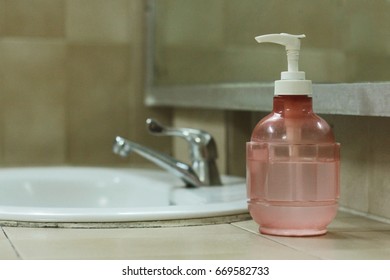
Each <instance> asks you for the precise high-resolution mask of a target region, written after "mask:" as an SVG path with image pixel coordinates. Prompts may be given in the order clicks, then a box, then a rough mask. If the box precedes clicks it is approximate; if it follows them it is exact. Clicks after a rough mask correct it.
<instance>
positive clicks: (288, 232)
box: [259, 227, 327, 236]
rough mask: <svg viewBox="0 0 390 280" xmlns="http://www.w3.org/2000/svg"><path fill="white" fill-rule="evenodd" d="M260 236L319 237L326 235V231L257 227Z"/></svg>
mask: <svg viewBox="0 0 390 280" xmlns="http://www.w3.org/2000/svg"><path fill="white" fill-rule="evenodd" d="M259 232H260V233H261V234H267V235H278V236H319V235H324V234H326V233H327V229H326V228H324V229H276V228H266V227H259Z"/></svg>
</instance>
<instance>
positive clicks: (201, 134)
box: [146, 118, 218, 158]
mask: <svg viewBox="0 0 390 280" xmlns="http://www.w3.org/2000/svg"><path fill="white" fill-rule="evenodd" d="M146 124H147V128H148V130H149V132H150V133H151V134H153V135H157V136H162V135H165V136H177V137H181V138H184V139H186V140H187V142H188V143H189V144H190V145H191V147H193V148H192V149H194V147H196V148H195V149H207V151H204V152H202V153H201V155H199V156H201V157H204V158H217V157H218V155H217V148H216V144H215V141H214V138H213V136H212V135H211V134H210V133H208V132H206V131H204V130H200V129H194V128H173V127H166V126H163V125H162V124H160V123H159V122H157V121H156V120H154V119H151V118H149V119H147V120H146ZM205 152H206V153H205Z"/></svg>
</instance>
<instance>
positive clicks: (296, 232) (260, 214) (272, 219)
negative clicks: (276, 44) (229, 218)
mask: <svg viewBox="0 0 390 280" xmlns="http://www.w3.org/2000/svg"><path fill="white" fill-rule="evenodd" d="M337 208H338V205H337V203H335V202H330V203H329V204H327V203H322V205H321V204H320V205H318V202H316V203H312V204H310V203H309V204H308V203H306V205H302V204H299V203H297V204H295V205H291V204H290V205H275V204H274V205H272V204H270V203H259V202H257V203H253V202H252V203H249V212H250V214H251V216H252V218H253V219H254V220H255V222H256V223H257V224H259V225H260V228H259V231H260V233H262V234H269V235H280V236H316V235H323V234H325V233H326V232H327V226H328V225H329V224H330V223H331V222H332V220H333V219H334V217H335V216H336V213H337Z"/></svg>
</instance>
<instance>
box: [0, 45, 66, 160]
mask: <svg viewBox="0 0 390 280" xmlns="http://www.w3.org/2000/svg"><path fill="white" fill-rule="evenodd" d="M0 50H1V54H0V56H1V61H2V64H1V66H0V71H1V76H2V79H3V82H2V85H1V92H2V94H3V100H2V104H1V106H2V109H1V110H2V116H3V118H2V123H3V125H2V127H3V140H2V142H3V147H4V155H3V157H2V160H3V162H4V163H5V164H10V165H15V164H35V165H36V164H54V163H57V164H61V163H64V159H65V103H64V100H65V99H64V94H65V88H66V75H65V67H64V66H65V56H66V47H65V45H64V44H63V43H62V42H60V41H52V40H36V41H32V40H27V41H25V40H3V41H2V42H1V44H0Z"/></svg>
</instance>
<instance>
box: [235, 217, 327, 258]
mask: <svg viewBox="0 0 390 280" xmlns="http://www.w3.org/2000/svg"><path fill="white" fill-rule="evenodd" d="M230 225H232V226H234V227H236V228H239V229H241V230H243V231H246V232H249V233H252V234H254V235H256V236H259V237H261V238H264V239H267V240H269V241H271V242H273V243H276V244H279V245H282V246H283V247H286V248H289V249H291V250H294V251H297V252H301V253H305V254H307V255H310V256H313V257H315V258H318V259H322V258H321V257H320V256H317V255H313V254H312V253H310V252H307V251H303V250H300V249H297V248H294V247H291V246H289V245H287V244H284V243H281V242H279V241H277V240H274V239H272V238H269V237H267V236H265V235H262V234H259V233H258V232H253V231H251V230H249V229H247V228H244V227H241V226H239V225H236V224H234V223H231V224H230Z"/></svg>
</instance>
